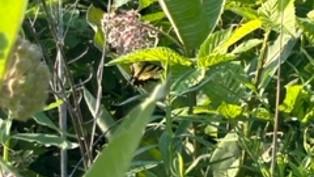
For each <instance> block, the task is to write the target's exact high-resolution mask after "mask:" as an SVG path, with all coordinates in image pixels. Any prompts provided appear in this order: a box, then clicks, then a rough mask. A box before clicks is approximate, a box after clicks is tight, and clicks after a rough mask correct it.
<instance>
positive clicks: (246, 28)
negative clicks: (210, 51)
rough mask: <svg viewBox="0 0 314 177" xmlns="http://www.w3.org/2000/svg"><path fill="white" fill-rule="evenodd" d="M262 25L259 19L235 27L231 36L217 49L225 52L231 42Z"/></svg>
mask: <svg viewBox="0 0 314 177" xmlns="http://www.w3.org/2000/svg"><path fill="white" fill-rule="evenodd" d="M261 26H262V22H261V21H260V20H259V19H255V20H251V21H249V22H247V23H245V24H243V25H241V26H240V27H239V28H237V29H236V30H235V31H234V32H232V34H231V36H230V37H229V38H228V39H227V40H226V41H225V42H224V43H223V44H222V45H221V46H220V47H219V48H217V51H219V52H221V53H225V51H226V50H227V49H228V48H229V47H230V46H231V45H233V44H235V43H236V42H238V41H239V40H241V39H242V38H243V37H244V36H246V35H248V34H250V33H251V32H253V31H255V30H256V29H258V28H260V27H261Z"/></svg>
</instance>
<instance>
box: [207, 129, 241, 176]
mask: <svg viewBox="0 0 314 177" xmlns="http://www.w3.org/2000/svg"><path fill="white" fill-rule="evenodd" d="M238 139H239V137H238V135H237V134H236V133H234V132H230V133H228V134H227V135H226V136H225V137H224V138H222V139H221V140H219V143H218V146H217V147H216V149H215V151H214V152H213V155H212V157H211V159H210V163H212V165H211V169H212V170H213V177H235V176H237V173H238V171H239V169H240V158H241V151H240V148H239V146H238V141H239V140H238Z"/></svg>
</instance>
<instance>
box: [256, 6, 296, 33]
mask: <svg viewBox="0 0 314 177" xmlns="http://www.w3.org/2000/svg"><path fill="white" fill-rule="evenodd" d="M294 1H295V0H268V1H266V2H265V3H263V5H262V6H261V7H260V8H259V9H258V11H259V14H260V17H261V19H262V21H263V25H264V26H266V27H267V28H269V27H271V28H273V29H276V30H277V31H280V26H281V25H283V27H284V30H285V32H286V33H288V34H291V35H295V34H296V32H297V30H296V15H295V14H296V12H295V7H294ZM281 2H284V4H283V3H282V4H281ZM281 15H284V17H283V18H281Z"/></svg>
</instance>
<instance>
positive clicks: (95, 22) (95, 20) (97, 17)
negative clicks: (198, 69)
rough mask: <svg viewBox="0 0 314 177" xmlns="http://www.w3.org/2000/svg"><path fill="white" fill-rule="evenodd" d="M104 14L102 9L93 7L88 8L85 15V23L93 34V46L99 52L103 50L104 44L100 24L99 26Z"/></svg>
mask: <svg viewBox="0 0 314 177" xmlns="http://www.w3.org/2000/svg"><path fill="white" fill-rule="evenodd" d="M104 14H105V12H104V11H103V10H102V9H99V8H97V7H94V6H93V5H91V6H89V7H88V10H87V13H86V21H87V23H88V24H89V25H90V26H91V27H92V29H93V30H94V32H95V34H94V38H93V42H94V45H95V46H96V47H97V48H98V49H99V50H100V51H102V50H103V47H104V43H105V41H106V39H105V35H104V33H103V31H102V24H101V21H102V18H103V16H104Z"/></svg>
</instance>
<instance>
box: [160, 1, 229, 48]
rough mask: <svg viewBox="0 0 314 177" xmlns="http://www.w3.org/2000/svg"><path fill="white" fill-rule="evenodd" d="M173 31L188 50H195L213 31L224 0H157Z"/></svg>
mask: <svg viewBox="0 0 314 177" xmlns="http://www.w3.org/2000/svg"><path fill="white" fill-rule="evenodd" d="M159 4H160V6H161V8H162V10H163V11H164V12H165V14H166V16H167V17H168V19H169V21H170V23H171V24H172V26H173V28H174V31H175V33H176V35H177V37H178V38H179V40H180V41H181V43H182V44H184V45H185V46H186V48H188V49H197V48H198V47H199V46H200V44H201V43H202V42H203V40H204V39H205V38H206V36H207V35H208V34H209V33H210V32H211V31H213V29H214V28H215V26H216V25H217V22H218V19H219V17H220V15H221V14H222V12H223V7H224V4H225V0H219V1H217V0H159Z"/></svg>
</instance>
